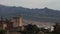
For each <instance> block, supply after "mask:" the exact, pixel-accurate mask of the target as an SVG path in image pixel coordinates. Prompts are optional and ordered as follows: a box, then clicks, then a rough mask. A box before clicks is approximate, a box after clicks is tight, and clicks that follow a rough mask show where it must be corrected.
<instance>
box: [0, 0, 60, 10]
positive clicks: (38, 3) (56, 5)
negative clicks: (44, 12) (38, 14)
mask: <svg viewBox="0 0 60 34" xmlns="http://www.w3.org/2000/svg"><path fill="white" fill-rule="evenodd" d="M0 4H2V5H7V6H22V7H26V8H44V7H48V8H51V9H56V10H60V0H0Z"/></svg>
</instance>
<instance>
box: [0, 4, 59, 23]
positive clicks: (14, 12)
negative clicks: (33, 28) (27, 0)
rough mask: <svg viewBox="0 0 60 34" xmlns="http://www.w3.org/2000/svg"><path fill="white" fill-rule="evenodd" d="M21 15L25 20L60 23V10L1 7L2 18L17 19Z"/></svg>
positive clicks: (0, 14)
mask: <svg viewBox="0 0 60 34" xmlns="http://www.w3.org/2000/svg"><path fill="white" fill-rule="evenodd" d="M19 15H21V16H22V17H23V19H26V20H33V21H41V22H58V23H59V22H60V10H54V9H50V8H47V7H45V8H41V9H38V8H36V9H29V8H24V7H15V6H5V5H0V16H3V17H8V18H11V17H15V16H19Z"/></svg>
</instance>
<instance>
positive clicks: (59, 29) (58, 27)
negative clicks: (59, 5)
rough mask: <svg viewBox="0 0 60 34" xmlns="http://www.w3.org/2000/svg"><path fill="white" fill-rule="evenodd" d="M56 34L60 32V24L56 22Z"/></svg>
mask: <svg viewBox="0 0 60 34" xmlns="http://www.w3.org/2000/svg"><path fill="white" fill-rule="evenodd" d="M53 33H54V34H60V24H58V23H56V24H55V25H54V31H53Z"/></svg>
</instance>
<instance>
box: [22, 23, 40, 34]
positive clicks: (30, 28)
mask: <svg viewBox="0 0 60 34" xmlns="http://www.w3.org/2000/svg"><path fill="white" fill-rule="evenodd" d="M25 28H26V29H25V30H24V31H23V32H22V33H23V34H37V33H38V32H39V31H40V30H39V28H38V27H37V26H36V25H32V24H28V25H27V26H26V27H25Z"/></svg>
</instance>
